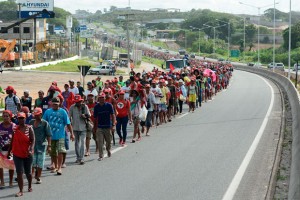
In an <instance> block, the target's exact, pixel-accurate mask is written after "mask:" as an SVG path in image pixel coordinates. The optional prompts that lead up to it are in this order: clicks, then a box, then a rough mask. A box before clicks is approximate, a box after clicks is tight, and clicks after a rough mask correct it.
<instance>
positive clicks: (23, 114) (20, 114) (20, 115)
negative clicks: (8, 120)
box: [17, 112, 26, 118]
mask: <svg viewBox="0 0 300 200" xmlns="http://www.w3.org/2000/svg"><path fill="white" fill-rule="evenodd" d="M17 117H18V118H26V114H25V113H23V112H18V114H17Z"/></svg>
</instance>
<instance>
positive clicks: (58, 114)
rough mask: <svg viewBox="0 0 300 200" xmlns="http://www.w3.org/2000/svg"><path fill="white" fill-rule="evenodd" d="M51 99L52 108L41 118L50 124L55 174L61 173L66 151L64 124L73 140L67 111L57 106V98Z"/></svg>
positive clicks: (58, 101)
mask: <svg viewBox="0 0 300 200" xmlns="http://www.w3.org/2000/svg"><path fill="white" fill-rule="evenodd" d="M51 101H52V108H50V109H48V110H46V112H45V114H44V116H43V119H44V120H46V121H47V122H48V123H49V124H50V127H51V132H52V138H51V139H52V140H51V159H52V160H53V163H54V166H55V167H54V169H53V170H52V172H57V175H62V170H61V167H62V162H63V154H64V153H66V147H65V126H67V127H68V130H69V132H70V135H71V140H72V141H73V140H74V134H73V129H72V126H71V122H70V119H69V116H68V114H67V112H66V111H65V110H64V109H63V108H60V107H59V103H60V100H59V98H58V97H55V98H53V99H52V100H51Z"/></svg>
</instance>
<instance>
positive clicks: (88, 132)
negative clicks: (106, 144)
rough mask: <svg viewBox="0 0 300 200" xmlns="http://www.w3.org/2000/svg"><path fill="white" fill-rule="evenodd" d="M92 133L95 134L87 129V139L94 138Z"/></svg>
mask: <svg viewBox="0 0 300 200" xmlns="http://www.w3.org/2000/svg"><path fill="white" fill-rule="evenodd" d="M92 134H93V131H87V132H86V138H87V139H91V138H92Z"/></svg>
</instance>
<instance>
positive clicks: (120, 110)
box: [116, 90, 132, 146]
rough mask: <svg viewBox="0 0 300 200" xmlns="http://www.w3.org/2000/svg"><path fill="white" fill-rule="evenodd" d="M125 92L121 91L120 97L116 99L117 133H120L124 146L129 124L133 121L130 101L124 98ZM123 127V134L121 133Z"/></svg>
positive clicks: (121, 143) (120, 142)
mask: <svg viewBox="0 0 300 200" xmlns="http://www.w3.org/2000/svg"><path fill="white" fill-rule="evenodd" d="M124 95H125V92H124V91H122V90H121V91H120V92H119V98H118V100H117V101H116V111H117V112H116V116H117V126H116V130H117V134H118V135H119V138H120V141H119V144H120V145H122V146H124V145H125V142H126V137H127V124H128V120H129V123H130V124H131V123H132V117H131V111H130V102H129V100H126V99H125V98H124ZM121 128H122V132H123V135H121Z"/></svg>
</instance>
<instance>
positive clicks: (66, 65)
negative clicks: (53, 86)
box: [35, 60, 95, 72]
mask: <svg viewBox="0 0 300 200" xmlns="http://www.w3.org/2000/svg"><path fill="white" fill-rule="evenodd" d="M78 65H89V66H91V68H93V67H95V65H94V64H92V63H90V62H89V61H87V60H74V61H66V62H61V63H58V64H56V65H48V66H44V67H40V68H37V69H35V70H37V71H58V72H79V69H78V67H77V66H78Z"/></svg>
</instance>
